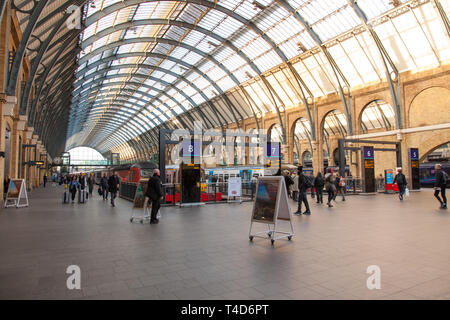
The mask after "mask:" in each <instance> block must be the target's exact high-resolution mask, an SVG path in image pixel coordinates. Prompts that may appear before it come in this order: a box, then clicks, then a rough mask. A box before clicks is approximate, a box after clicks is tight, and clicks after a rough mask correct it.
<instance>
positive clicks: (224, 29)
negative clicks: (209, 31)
mask: <svg viewBox="0 0 450 320" xmlns="http://www.w3.org/2000/svg"><path fill="white" fill-rule="evenodd" d="M242 26H243V24H242V23H241V22H239V21H237V20H236V19H233V18H231V17H228V18H226V19H225V20H224V21H222V22H221V23H220V24H219V25H218V26H217V27H216V28H215V29H214V33H216V34H218V35H219V36H221V37H222V38H225V39H226V38H228V37H230V36H231V35H232V34H233V33H235V32H236V31H237V30H239V28H241V27H242Z"/></svg>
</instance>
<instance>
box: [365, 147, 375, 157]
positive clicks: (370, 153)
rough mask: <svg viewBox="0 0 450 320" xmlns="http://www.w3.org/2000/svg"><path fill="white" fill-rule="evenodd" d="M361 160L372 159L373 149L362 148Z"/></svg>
mask: <svg viewBox="0 0 450 320" xmlns="http://www.w3.org/2000/svg"><path fill="white" fill-rule="evenodd" d="M363 159H364V160H366V159H374V151H373V147H363Z"/></svg>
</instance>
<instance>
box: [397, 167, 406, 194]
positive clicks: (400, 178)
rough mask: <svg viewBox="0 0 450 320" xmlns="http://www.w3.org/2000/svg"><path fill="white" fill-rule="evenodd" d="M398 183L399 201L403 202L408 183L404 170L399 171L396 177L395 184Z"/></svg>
mask: <svg viewBox="0 0 450 320" xmlns="http://www.w3.org/2000/svg"><path fill="white" fill-rule="evenodd" d="M396 182H397V186H398V191H399V195H398V197H399V199H400V200H403V195H404V194H405V189H406V185H407V184H408V182H407V181H406V177H405V175H404V174H403V172H402V169H401V168H400V169H398V173H397V174H396V175H395V178H394V183H396Z"/></svg>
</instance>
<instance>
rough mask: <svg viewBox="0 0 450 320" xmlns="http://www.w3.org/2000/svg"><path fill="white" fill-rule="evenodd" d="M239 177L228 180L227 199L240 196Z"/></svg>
mask: <svg viewBox="0 0 450 320" xmlns="http://www.w3.org/2000/svg"><path fill="white" fill-rule="evenodd" d="M241 188H242V184H241V177H235V178H229V179H228V196H229V197H240V196H241Z"/></svg>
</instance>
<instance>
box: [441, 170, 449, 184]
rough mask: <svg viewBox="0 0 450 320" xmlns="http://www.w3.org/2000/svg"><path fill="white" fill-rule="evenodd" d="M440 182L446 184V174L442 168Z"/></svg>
mask: <svg viewBox="0 0 450 320" xmlns="http://www.w3.org/2000/svg"><path fill="white" fill-rule="evenodd" d="M442 182H443V183H444V184H445V185H446V184H447V182H448V174H447V172H445V171H444V170H442Z"/></svg>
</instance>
